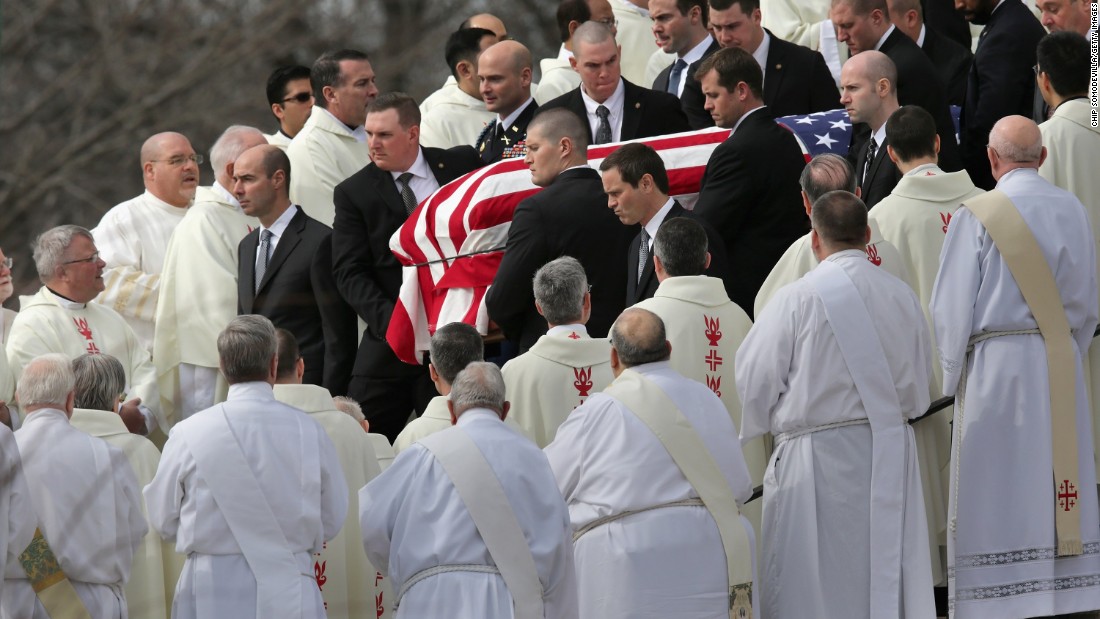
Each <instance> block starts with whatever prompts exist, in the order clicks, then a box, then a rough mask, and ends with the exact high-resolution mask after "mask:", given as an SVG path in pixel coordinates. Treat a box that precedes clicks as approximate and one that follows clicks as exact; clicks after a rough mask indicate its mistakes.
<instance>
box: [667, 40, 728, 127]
mask: <svg viewBox="0 0 1100 619" xmlns="http://www.w3.org/2000/svg"><path fill="white" fill-rule="evenodd" d="M708 38H710V45H708V46H707V51H705V52H703V57H702V58H700V59H699V60H696V61H695V62H693V63H691V64H689V65H688V66H687V68H686V69H684V73H685V75H684V90H683V92H681V93H680V107H682V108H683V110H684V115H685V116H687V120H688V125H689V126H690V127H691V128H692V129H706V128H707V127H713V126H714V119H713V118H711V115H710V112H708V111H706V110H704V109H703V103H705V102H706V99H705V98H704V97H703V85H702V84H700V83H699V80H697V79H695V71H697V70H698V69H699V65H701V64H703V61H704V60H706V59H707V56H710V55H711V54H713V53H714V52H716V51H718V50H720V49H722V48H721V47H719V45H718V41H715V40H714V37H710V36H709V35H708ZM671 74H672V65H669V66H667V67H665V68H664V69H663V70H662V71H661V72H660V73H658V74H657V79H655V80H653V90H657V91H660V92H668V80H669V77H670V76H671Z"/></svg>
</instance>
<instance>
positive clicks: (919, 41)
mask: <svg viewBox="0 0 1100 619" xmlns="http://www.w3.org/2000/svg"><path fill="white" fill-rule="evenodd" d="M926 34H928V29H927V28H925V27H924V24H921V25H920V36H918V37H917V47H924V35H926Z"/></svg>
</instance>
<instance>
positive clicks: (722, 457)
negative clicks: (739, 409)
mask: <svg viewBox="0 0 1100 619" xmlns="http://www.w3.org/2000/svg"><path fill="white" fill-rule="evenodd" d="M631 369H632V370H635V371H636V372H638V373H640V374H642V375H643V376H645V378H647V379H649V380H651V381H652V382H654V383H655V384H656V385H657V386H658V387H659V388H660V389H661V391H663V392H664V393H665V395H667V396H668V397H669V399H671V400H672V402H673V403H675V404H676V406H677V407H678V408H679V409H680V411H681V412H683V414H684V416H685V417H687V419H688V421H690V422H691V426H692V428H694V429H695V431H696V432H698V433H699V435H700V438H701V439H702V441H703V444H704V445H706V448H707V451H709V452H710V454H711V456H712V457H713V458H714V460H715V462H717V463H718V467H719V469H721V471H722V475H723V477H724V478H725V481H726V482H727V483H728V484H729V487H730V491H731V492H732V493H733V495H734V497H736V499H737V501H738V503H740V504H744V502H745V501H746V500H748V498H749V496H750V495H751V494H752V480H751V479H750V478H749V471H748V469H747V468H746V466H745V459H744V457H743V456H742V455H741V449H740V443H739V441H738V440H737V429H736V427H734V425H733V420H732V419H730V416H729V413H728V412H726V408H725V406H724V405H723V404H722V403H721V401H719V400H718V398H717V397H716V396H715V395H714V394H713V393H711V391H710V390H709V389H707V388H706V387H705V386H703V385H702V384H700V383H698V382H696V381H693V380H689V379H686V378H685V377H684V376H682V375H681V374H679V373H678V372H676V371H675V370H673V369H672V368H671V366H670V365H669V363H668V362H666V361H661V362H657V363H647V364H644V365H639V366H634V367H633V368H631ZM545 451H546V456H547V458H548V459H549V460H550V466H551V468H553V470H554V476H555V477H556V478H557V481H558V488H559V489H560V490H561V493H562V495H563V496H564V497H565V501H566V504H567V505H568V506H569V520H570V522H571V523H572V526H573V530H574V531H576V530H579V529H581V528H582V527H584V526H585V525H587V524H589V523H591V522H592V521H594V520H597V519H599V518H604V517H607V516H612V515H616V514H621V513H623V512H626V511H636V510H644V509H646V508H653V507H657V506H659V505H663V504H665V503H670V502H673V501H681V500H685V499H692V498H698V497H699V493H698V492H697V491H696V490H695V489H694V488H692V486H691V484H690V483H688V480H687V479H686V478H685V477H684V474H683V473H682V472H681V471H680V468H679V467H678V466H677V465H676V463H675V462H674V461H673V460H672V456H670V455H669V453H668V451H667V450H666V449H665V447H664V446H663V445H662V444H661V442H660V441H659V440H658V439H657V436H656V435H654V434H653V432H652V431H651V430H650V429H649V427H648V426H647V425H646V424H645V422H643V421H642V420H641V419H639V418H638V417H637V416H636V415H635V414H634V413H633V412H631V410H630V409H629V408H627V407H626V406H625V405H624V404H623V403H622V402H620V401H619V400H617V399H615V398H614V397H612V396H610V395H608V394H606V393H597V394H595V395H593V396H592V397H591V398H589V400H588V401H587V402H585V403H584V404H583V405H581V406H579V407H577V409H576V410H575V411H573V412H572V413H571V414H570V415H569V418H568V419H567V420H566V421H565V423H563V424H562V426H561V427H560V428H558V435H557V438H555V439H554V442H552V443H550V445H549V446H547V447H546V450H545ZM741 523H742V525H743V526H744V527H745V530H746V532H747V533H748V535H749V539H750V540H753V539H755V535H754V534H753V532H752V526H751V525H750V524H749V521H748V519H747V518H745V517H744V516H741ZM574 554H575V557H576V567H577V583H578V587H579V588H578V598H579V600H580V608H581V613H580V617H581V618H582V619H628V618H631V617H676V618H677V619H703V618H714V617H728V616H729V610H728V608H729V607H728V597H727V596H728V591H729V583H728V573H727V570H726V554H725V552H724V550H723V546H722V538H721V537H720V535H719V533H718V525H717V524H715V522H714V518H713V517H712V516H711V515H710V512H708V511H707V509H706V508H705V507H702V506H675V507H671V506H670V507H661V508H658V509H651V510H649V511H644V512H642V513H639V514H633V515H629V516H626V517H624V518H622V519H619V520H615V521H613V522H610V523H608V524H604V525H602V526H600V527H597V528H595V529H592V530H591V531H590V532H588V533H586V534H584V535H583V536H581V537H580V538H579V539H578V540H577V541H576V544H575V549H574Z"/></svg>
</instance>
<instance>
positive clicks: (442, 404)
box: [393, 395, 511, 455]
mask: <svg viewBox="0 0 1100 619" xmlns="http://www.w3.org/2000/svg"><path fill="white" fill-rule="evenodd" d="M509 397H511V396H509ZM448 399H449V398H448V397H447V396H445V395H437V396H435V397H434V398H432V399H431V400H429V401H428V406H427V407H426V408H425V409H424V412H423V413H422V414H421V415H420V416H419V417H417V418H416V419H413V420H412V421H410V422H409V423H408V424H407V425H406V426H405V427H404V428H403V429H402V430H401V433H400V434H398V435H397V438H396V439H394V441H393V453H394V455H397V454H399V453H401V452H402V451H404V450H406V449H408V448H409V447H410V446H411V445H412V444H413V443H415V442H417V441H419V440H420V439H422V438H424V437H425V436H428V435H431V434H435V433H436V432H442V431H443V430H446V429H447V428H449V427H451V411H450V410H449V409H448V408H447V400H448Z"/></svg>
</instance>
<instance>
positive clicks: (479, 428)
mask: <svg viewBox="0 0 1100 619" xmlns="http://www.w3.org/2000/svg"><path fill="white" fill-rule="evenodd" d="M448 406H449V407H450V410H451V414H452V420H453V421H454V423H455V425H454V427H452V428H450V429H448V430H445V431H443V432H437V433H436V434H433V435H432V436H429V437H426V438H424V439H422V440H421V441H420V442H419V443H416V444H414V445H413V446H412V447H410V448H408V449H406V450H405V451H403V452H401V453H400V454H399V455H398V456H397V459H395V460H394V461H393V465H392V466H390V468H388V469H386V470H385V471H384V472H383V473H382V475H380V476H379V477H378V478H377V479H375V480H374V481H372V482H371V483H369V484H367V485H366V487H365V488H363V489H362V490H360V491H359V510H360V514H359V522H360V525H361V526H362V529H363V545H364V547H365V549H366V551H367V556H368V557H369V558H370V560H371V562H372V563H374V564H375V565H376V566H378V567H380V568H381V569H383V570H388V573H389V575H390V578H391V579H392V582H393V587H394V589H396V590H397V592H398V593H397V597H396V599H395V600H394V601H395V604H396V612H395V617H398V618H399V619H401V618H417V619H419V618H421V617H477V618H478V619H498V618H499V619H510V618H511V617H517V618H524V617H527V618H534V617H540V618H542V617H545V618H546V619H558V618H561V619H566V618H574V617H576V616H577V582H576V575H575V573H574V571H573V543H572V537H571V532H572V531H571V529H570V526H569V515H568V513H567V511H566V508H565V503H564V502H563V501H562V498H561V495H560V494H558V491H557V486H556V485H555V483H554V474H553V472H552V471H551V470H550V466H549V464H548V463H547V462H546V456H544V455H543V454H542V452H541V451H539V449H538V447H536V446H535V445H534V444H533V443H531V442H530V441H528V440H527V439H525V438H523V437H522V436H521V435H520V434H519V433H518V432H516V431H515V430H513V429H511V428H508V427H507V426H505V425H504V424H503V423H501V421H502V419H503V418H504V417H505V416H506V415H507V414H508V409H509V407H508V402H505V400H504V379H503V378H502V377H501V375H500V370H498V369H497V367H496V366H495V365H493V364H491V363H486V362H481V361H475V362H474V363H471V364H469V365H468V366H466V369H464V370H463V371H462V372H459V374H458V376H457V377H456V378H455V380H454V382H453V383H452V387H451V399H450V401H449V402H448Z"/></svg>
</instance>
